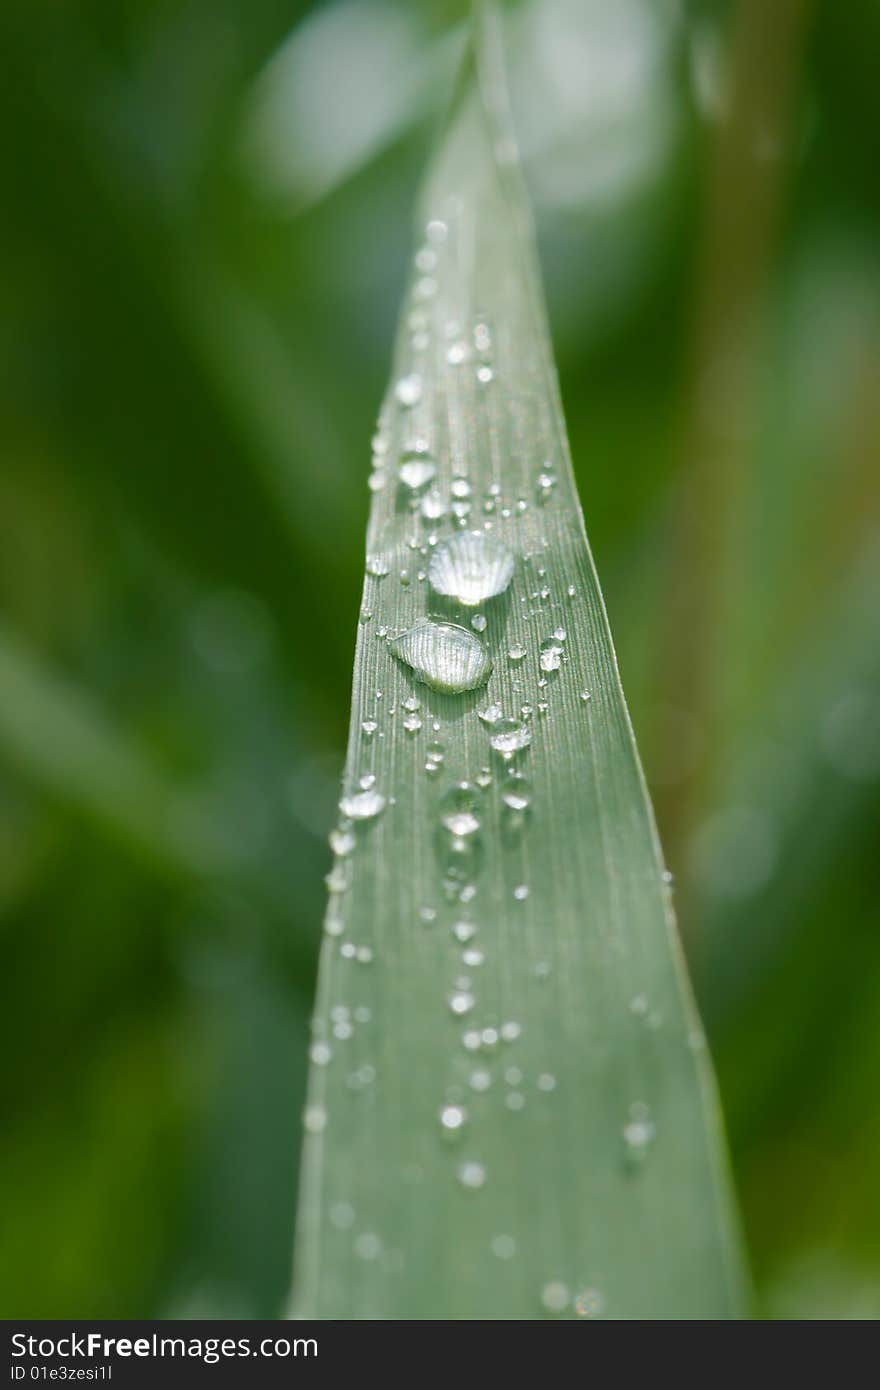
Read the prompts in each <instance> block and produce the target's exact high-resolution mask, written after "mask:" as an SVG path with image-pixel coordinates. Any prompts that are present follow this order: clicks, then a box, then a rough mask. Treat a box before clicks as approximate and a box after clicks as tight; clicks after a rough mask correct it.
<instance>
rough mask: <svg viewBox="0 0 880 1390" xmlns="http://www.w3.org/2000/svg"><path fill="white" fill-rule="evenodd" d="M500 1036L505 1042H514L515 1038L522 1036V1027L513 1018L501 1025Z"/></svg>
mask: <svg viewBox="0 0 880 1390" xmlns="http://www.w3.org/2000/svg"><path fill="white" fill-rule="evenodd" d="M501 1037H502V1038H503V1039H504V1041H505V1042H516V1040H517V1038H520V1037H522V1027H521V1025H520V1024H519V1023H517V1022H516V1021H515V1020H514V1019H511V1020H510V1021H509V1022H507V1023H502V1025H501Z"/></svg>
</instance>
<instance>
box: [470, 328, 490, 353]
mask: <svg viewBox="0 0 880 1390" xmlns="http://www.w3.org/2000/svg"><path fill="white" fill-rule="evenodd" d="M474 347H475V348H476V349H477V351H478V352H489V350H490V349H491V347H492V334H491V332H490V331H489V325H488V324H487V323H475V324H474Z"/></svg>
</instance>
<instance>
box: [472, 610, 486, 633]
mask: <svg viewBox="0 0 880 1390" xmlns="http://www.w3.org/2000/svg"><path fill="white" fill-rule="evenodd" d="M486 626H487V623H486V615H485V613H475V614H474V616H473V617H472V618H471V627H472V628H473V629H474V630H475V631H476V632H485V631H486Z"/></svg>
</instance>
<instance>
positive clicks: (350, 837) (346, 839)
mask: <svg viewBox="0 0 880 1390" xmlns="http://www.w3.org/2000/svg"><path fill="white" fill-rule="evenodd" d="M329 840H330V848H331V849H332V851H333V853H334V854H339V855H342V856H343V858H344V857H345V855H347V854H351V852H352V850H353V849H354V847H355V844H356V841H355V837H354V832H353V831H351V830H344V829H343V828H342V827H341V826H337V828H336V829H335V830H331V831H330V835H329Z"/></svg>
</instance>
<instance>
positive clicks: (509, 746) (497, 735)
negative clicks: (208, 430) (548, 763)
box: [489, 719, 532, 758]
mask: <svg viewBox="0 0 880 1390" xmlns="http://www.w3.org/2000/svg"><path fill="white" fill-rule="evenodd" d="M531 741H532V731H531V729H530V728H529V726H528V724H524V723H523V722H522V720H521V719H499V720H497V721H496V722H495V723H494V724H493V725H492V730H491V733H490V734H489V742H490V744H491V745H492V747H493V748H494V749H495V752H496V753H500V754H501V756H502V757H503V758H511V757H513V754H514V753H518V752H519V751H520V749H522V748H528V746H529V744H530V743H531Z"/></svg>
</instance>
